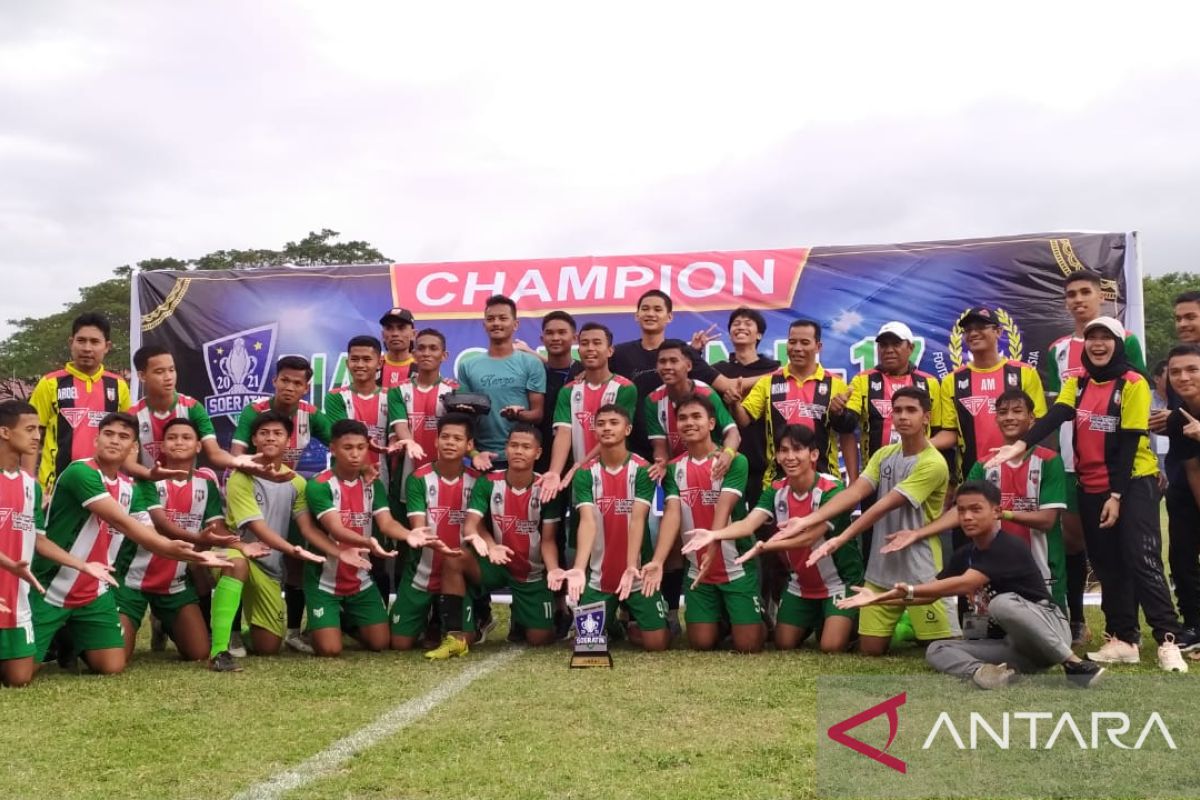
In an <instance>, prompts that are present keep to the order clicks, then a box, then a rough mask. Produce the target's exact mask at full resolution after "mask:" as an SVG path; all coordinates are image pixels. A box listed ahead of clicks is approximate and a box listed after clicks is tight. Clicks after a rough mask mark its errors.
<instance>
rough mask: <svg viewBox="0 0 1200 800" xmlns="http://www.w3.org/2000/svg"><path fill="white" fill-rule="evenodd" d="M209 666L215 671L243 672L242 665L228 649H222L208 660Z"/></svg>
mask: <svg viewBox="0 0 1200 800" xmlns="http://www.w3.org/2000/svg"><path fill="white" fill-rule="evenodd" d="M208 668H209V669H210V670H212V671H213V672H241V671H242V665H241V664H239V663H238V662H237V661H235V660H234V658H233V656H232V655H230V654H229V651H228V650H222V651H221V652H219V653H217V654H216V655H215V656H213V657H212V658H210V659H209V660H208Z"/></svg>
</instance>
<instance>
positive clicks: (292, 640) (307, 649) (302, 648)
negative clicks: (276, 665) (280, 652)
mask: <svg viewBox="0 0 1200 800" xmlns="http://www.w3.org/2000/svg"><path fill="white" fill-rule="evenodd" d="M283 643H284V644H285V645H287V646H288V647H290V648H291V649H293V650H295V651H296V652H297V653H306V654H308V655H310V656H311V655H312V654H313V649H312V645H311V644H309V643H308V641H307V640H305V638H304V635H303V634H302V633H300V629H299V628H289V629H288V632H287V636H286V637H284V639H283Z"/></svg>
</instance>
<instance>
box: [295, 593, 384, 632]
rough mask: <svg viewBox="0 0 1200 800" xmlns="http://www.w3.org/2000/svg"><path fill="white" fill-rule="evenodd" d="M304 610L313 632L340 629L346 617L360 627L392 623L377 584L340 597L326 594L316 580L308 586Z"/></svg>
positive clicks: (309, 627)
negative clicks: (343, 617)
mask: <svg viewBox="0 0 1200 800" xmlns="http://www.w3.org/2000/svg"><path fill="white" fill-rule="evenodd" d="M304 610H305V613H306V614H307V618H308V629H309V630H310V631H315V630H320V629H321V628H340V627H341V626H342V614H345V615H346V619H347V620H348V621H349V622H350V624H351V625H353V626H354V627H356V628H365V627H367V626H368V625H380V624H383V623H385V622H387V621H388V614H387V609H386V608H384V607H383V598H381V597H380V596H379V590H378V589H376V588H375V587H374V586H373V585H372V586H368V587H367V588H366V589H363V590H362V591H361V592H359V593H358V594H351V595H336V594H330V593H329V592H325V591H322V590H321V589H320V588H319V587H318V586H317V582H316V581H305V583H304Z"/></svg>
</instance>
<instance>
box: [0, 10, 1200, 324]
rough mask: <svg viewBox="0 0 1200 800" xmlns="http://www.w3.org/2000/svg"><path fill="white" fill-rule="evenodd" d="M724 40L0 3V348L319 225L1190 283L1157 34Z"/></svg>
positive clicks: (463, 249) (1196, 197)
mask: <svg viewBox="0 0 1200 800" xmlns="http://www.w3.org/2000/svg"><path fill="white" fill-rule="evenodd" d="M730 9H731V7H729V6H727V5H712V6H705V5H703V4H700V5H696V4H689V5H688V6H686V7H683V6H675V5H672V4H662V5H657V4H656V5H647V4H639V5H634V4H628V5H622V4H619V3H618V4H610V5H606V6H604V10H603V11H602V12H601V11H598V10H597V7H579V6H569V5H562V4H548V3H546V4H543V3H538V4H525V5H523V4H492V5H487V6H479V7H463V6H460V5H453V6H442V5H432V4H390V3H389V4H369V3H338V4H336V5H334V4H327V3H318V2H311V3H304V4H295V3H290V2H289V3H285V2H281V1H280V2H273V3H271V2H268V3H255V4H243V3H234V2H227V3H211V4H204V5H202V6H176V5H169V4H159V3H130V4H122V5H119V6H118V5H109V4H93V3H85V2H80V3H56V4H6V5H5V6H3V9H2V10H0V131H3V132H4V133H3V134H2V135H0V269H3V273H4V274H5V275H6V276H7V277H8V278H9V280H10V281H11V282H12V285H13V286H14V287H18V288H17V289H16V291H12V292H9V293H6V294H5V295H4V296H3V297H0V319H7V318H11V317H19V316H24V315H26V314H42V313H46V312H48V311H51V310H54V309H55V308H58V307H59V306H60V304H61V303H63V302H65V301H68V300H70V299H72V298H73V297H74V293H73V289H72V287H77V286H82V285H85V284H88V283H92V282H95V281H97V280H100V279H103V278H104V277H106V276H107V275H108V274H109V273H110V271H111V269H112V268H113V267H115V266H118V265H120V264H126V263H133V262H135V261H138V260H140V259H143V258H150V257H160V256H177V257H188V256H198V255H202V254H204V253H206V252H209V251H211V250H215V249H219V248H225V247H275V246H279V245H281V244H282V243H283V242H284V241H286V240H289V239H295V238H297V237H299V236H302V235H304V234H305V233H306V232H307V231H309V230H312V229H318V228H320V227H323V226H329V227H334V228H336V229H338V230H341V231H343V232H344V233H345V234H346V235H347V236H352V237H354V238H361V239H366V240H368V241H370V242H372V243H373V244H375V245H376V246H377V247H379V248H380V249H381V250H382V251H383V252H385V253H387V254H388V255H389V256H391V257H392V258H395V259H398V260H411V261H421V260H456V259H486V258H514V257H537V256H550V255H569V254H583V253H595V254H604V253H631V252H655V251H671V250H702V249H710V248H728V249H734V248H754V247H772V246H784V245H808V244H853V243H870V242H881V241H907V240H914V239H943V238H956V237H965V236H976V235H997V234H1005V233H1020V232H1031V231H1042V230H1052V229H1071V228H1083V229H1096V230H1126V229H1133V228H1136V229H1138V230H1141V231H1142V243H1143V248H1144V250H1143V252H1144V256H1145V264H1146V267H1147V269H1148V270H1149V271H1151V272H1155V271H1159V272H1161V271H1166V270H1173V269H1191V268H1193V267H1194V265H1195V263H1196V259H1195V256H1194V253H1195V251H1196V249H1197V234H1196V233H1195V232H1194V227H1195V226H1194V210H1195V209H1196V208H1197V207H1200V188H1198V187H1200V180H1198V178H1200V174H1198V173H1200V150H1198V149H1197V148H1196V147H1195V144H1194V143H1195V141H1196V134H1197V128H1198V127H1200V125H1198V122H1200V110H1197V109H1196V108H1195V104H1194V103H1192V102H1191V97H1192V96H1193V95H1194V87H1195V86H1196V85H1197V78H1200V74H1198V73H1200V54H1197V52H1196V50H1195V48H1194V47H1193V46H1192V45H1193V43H1192V42H1191V41H1190V36H1191V34H1190V31H1189V30H1188V29H1187V26H1184V25H1180V24H1178V21H1177V20H1172V19H1171V18H1170V11H1169V10H1165V11H1161V12H1158V15H1157V16H1156V15H1155V12H1149V11H1144V10H1140V9H1133V8H1131V7H1129V6H1127V5H1120V6H1118V5H1112V6H1104V5H1103V4H1100V5H1097V4H1089V5H1075V4H1062V5H1055V6H1051V7H1046V6H1045V5H1044V4H1042V5H1038V6H1033V5H1030V6H1027V7H1025V8H1024V9H1023V8H1022V7H1021V6H1020V5H1015V6H1006V7H1005V12H1004V15H1003V16H1000V15H999V12H997V11H996V10H994V9H987V8H984V7H978V8H976V7H970V6H963V5H961V4H938V5H932V6H921V7H913V6H895V5H886V4H880V5H878V6H873V5H867V6H862V5H856V6H855V7H854V8H848V7H847V8H821V9H810V8H805V7H798V6H793V5H781V6H757V5H756V6H749V7H746V8H741V7H739V8H738V10H737V13H736V14H734V13H732V12H731V11H730ZM1115 20H1119V22H1117V21H1115ZM5 330H7V329H4V330H0V333H3V332H4V331H5Z"/></svg>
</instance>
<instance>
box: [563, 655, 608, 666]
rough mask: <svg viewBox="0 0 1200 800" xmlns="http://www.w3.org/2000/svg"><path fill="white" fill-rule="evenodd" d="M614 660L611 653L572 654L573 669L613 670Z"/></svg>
mask: <svg viewBox="0 0 1200 800" xmlns="http://www.w3.org/2000/svg"><path fill="white" fill-rule="evenodd" d="M612 665H613V660H612V654H610V653H572V654H571V669H594V668H596V667H600V668H605V669H612Z"/></svg>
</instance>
